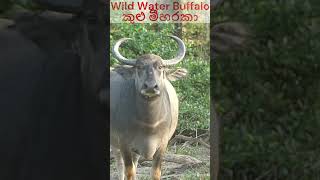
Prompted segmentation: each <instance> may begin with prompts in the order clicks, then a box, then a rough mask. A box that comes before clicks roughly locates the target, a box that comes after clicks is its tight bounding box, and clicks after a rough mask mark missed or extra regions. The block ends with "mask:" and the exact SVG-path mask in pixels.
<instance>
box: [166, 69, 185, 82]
mask: <svg viewBox="0 0 320 180" xmlns="http://www.w3.org/2000/svg"><path fill="white" fill-rule="evenodd" d="M166 74H167V78H168V80H169V81H176V80H179V79H182V78H184V77H186V76H187V74H188V71H187V70H186V69H184V68H178V69H176V70H175V71H170V70H169V71H167V72H166Z"/></svg>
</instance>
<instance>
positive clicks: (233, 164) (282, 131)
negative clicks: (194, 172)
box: [212, 0, 320, 180]
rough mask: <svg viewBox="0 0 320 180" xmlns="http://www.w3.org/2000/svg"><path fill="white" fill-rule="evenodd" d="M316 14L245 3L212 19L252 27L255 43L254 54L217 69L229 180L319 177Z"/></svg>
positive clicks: (224, 61)
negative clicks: (313, 24) (312, 24)
mask: <svg viewBox="0 0 320 180" xmlns="http://www.w3.org/2000/svg"><path fill="white" fill-rule="evenodd" d="M318 5H319V3H318ZM311 7H314V6H312V4H310V3H308V1H300V0H296V1H249V0H241V1H239V2H237V4H231V3H227V4H226V5H225V6H224V7H222V8H221V9H219V10H217V11H216V14H213V15H214V16H217V18H215V19H216V21H219V20H234V19H236V20H239V21H243V22H246V23H248V24H249V25H250V26H251V29H252V30H253V33H254V41H255V46H254V49H255V51H254V52H251V53H242V54H239V55H237V56H232V57H227V56H225V57H219V58H218V59H217V63H214V64H213V66H212V71H213V72H214V75H213V79H214V80H213V81H214V83H213V88H212V89H213V92H212V94H213V96H214V98H215V100H216V102H217V106H218V109H217V110H218V112H219V114H220V115H221V116H222V119H223V120H224V132H223V137H224V140H223V150H222V155H223V158H222V161H223V162H222V166H223V167H224V168H225V170H224V171H223V172H222V179H224V180H228V179H237V180H241V179H249V180H251V179H256V178H257V177H261V179H270V178H272V179H281V180H282V179H290V180H313V179H317V178H319V177H320V174H319V172H320V161H319V154H320V148H319V147H320V134H319V132H318V131H319V129H320V122H319V120H320V69H319V67H320V61H319V57H320V51H319V50H320V41H319V40H320V39H319V38H320V34H319V33H318V34H315V33H312V32H311V31H310V28H309V25H310V20H311V17H312V13H313V12H312V8H311ZM318 7H319V6H318Z"/></svg>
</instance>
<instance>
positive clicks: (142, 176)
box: [110, 142, 210, 180]
mask: <svg viewBox="0 0 320 180" xmlns="http://www.w3.org/2000/svg"><path fill="white" fill-rule="evenodd" d="M171 144H172V143H171ZM191 144H192V143H188V142H185V143H184V144H178V145H177V144H173V145H171V146H170V147H168V150H167V153H166V155H165V157H164V161H163V163H162V178H161V179H170V180H175V179H186V180H187V179H190V180H191V179H209V171H210V170H209V167H210V164H209V159H210V149H209V148H208V147H206V145H201V144H200V143H198V145H191ZM110 162H111V166H110V179H112V180H117V179H118V175H117V169H116V165H115V162H114V159H113V157H111V159H110ZM151 166H152V161H146V160H143V159H142V160H139V164H138V168H137V179H138V180H147V179H150V173H151Z"/></svg>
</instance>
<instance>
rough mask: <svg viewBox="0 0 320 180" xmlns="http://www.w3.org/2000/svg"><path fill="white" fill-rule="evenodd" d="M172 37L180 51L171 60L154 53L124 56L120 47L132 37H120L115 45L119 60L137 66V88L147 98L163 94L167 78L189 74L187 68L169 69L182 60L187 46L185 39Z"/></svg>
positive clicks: (173, 78)
mask: <svg viewBox="0 0 320 180" xmlns="http://www.w3.org/2000/svg"><path fill="white" fill-rule="evenodd" d="M170 37H171V38H173V39H174V40H175V41H176V42H177V43H178V46H179V51H178V53H177V55H176V57H175V58H173V59H169V60H163V59H162V58H161V57H160V56H157V55H154V54H146V55H142V56H140V57H138V58H137V59H127V58H125V57H123V56H122V55H121V54H120V53H119V47H120V45H121V44H122V43H123V42H124V41H126V40H129V39H130V38H122V39H120V40H119V41H117V42H116V44H115V45H114V47H113V54H114V55H115V58H116V59H117V60H119V62H121V63H122V64H126V65H131V66H133V67H134V68H135V73H134V79H135V86H136V90H137V92H140V94H141V95H142V96H143V97H145V98H147V99H153V98H156V97H158V96H160V95H161V92H162V90H163V89H164V86H165V80H170V81H173V80H176V79H180V78H182V77H184V76H186V74H187V70H185V69H177V70H176V71H174V72H172V71H169V69H168V67H169V66H172V65H175V64H177V63H179V62H180V61H182V59H183V58H184V55H185V53H186V47H185V45H184V43H183V41H182V40H181V39H180V38H178V37H176V36H170Z"/></svg>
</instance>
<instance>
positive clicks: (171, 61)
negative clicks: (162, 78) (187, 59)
mask: <svg viewBox="0 0 320 180" xmlns="http://www.w3.org/2000/svg"><path fill="white" fill-rule="evenodd" d="M169 37H171V38H172V39H174V40H175V41H176V42H177V43H178V46H179V51H178V53H177V55H176V57H175V58H173V59H168V60H164V61H163V63H164V65H166V66H170V65H175V64H178V63H179V62H180V61H182V59H183V58H184V55H185V54H186V46H185V45H184V42H183V41H182V40H181V39H180V38H178V37H177V36H169Z"/></svg>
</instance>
